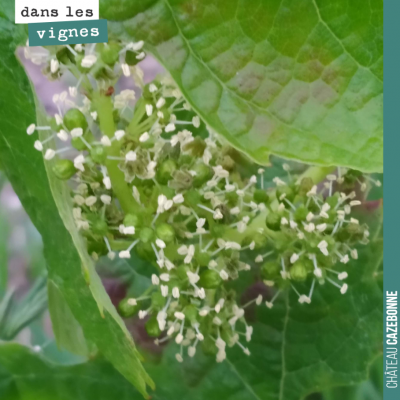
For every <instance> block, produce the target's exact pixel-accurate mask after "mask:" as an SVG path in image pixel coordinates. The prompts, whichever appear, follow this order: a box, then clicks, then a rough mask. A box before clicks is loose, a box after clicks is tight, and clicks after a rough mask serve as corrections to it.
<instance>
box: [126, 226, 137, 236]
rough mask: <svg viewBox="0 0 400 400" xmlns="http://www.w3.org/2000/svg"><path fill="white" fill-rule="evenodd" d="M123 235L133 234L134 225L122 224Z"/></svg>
mask: <svg viewBox="0 0 400 400" xmlns="http://www.w3.org/2000/svg"><path fill="white" fill-rule="evenodd" d="M123 232H124V235H134V234H135V227H134V226H124V230H123Z"/></svg>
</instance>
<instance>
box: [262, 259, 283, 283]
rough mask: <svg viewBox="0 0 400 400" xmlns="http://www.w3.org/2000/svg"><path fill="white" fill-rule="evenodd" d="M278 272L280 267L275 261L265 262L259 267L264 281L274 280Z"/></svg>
mask: <svg viewBox="0 0 400 400" xmlns="http://www.w3.org/2000/svg"><path fill="white" fill-rule="evenodd" d="M280 270H281V266H280V265H279V264H278V263H277V262H276V261H267V262H265V263H264V264H263V265H262V267H261V276H262V277H263V278H264V279H271V278H276V277H277V276H278V275H279V272H280Z"/></svg>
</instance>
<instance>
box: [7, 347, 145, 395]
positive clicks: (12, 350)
mask: <svg viewBox="0 0 400 400" xmlns="http://www.w3.org/2000/svg"><path fill="white" fill-rule="evenodd" d="M0 398H1V399H4V400H61V399H63V400H75V399H84V400H110V399H118V400H132V399H136V398H139V395H138V394H137V393H135V390H134V389H133V387H132V386H131V385H130V384H129V383H128V382H127V381H126V380H125V379H123V378H122V377H121V375H120V374H119V373H118V372H117V371H116V370H115V369H114V368H113V367H112V366H111V365H110V364H108V363H106V362H105V361H102V360H96V361H91V362H88V363H86V364H78V365H74V366H61V365H56V364H52V363H49V362H48V361H46V360H45V359H43V358H41V357H40V356H38V355H37V354H35V353H34V352H32V351H31V350H29V349H27V348H26V347H23V346H20V345H18V344H3V345H0Z"/></svg>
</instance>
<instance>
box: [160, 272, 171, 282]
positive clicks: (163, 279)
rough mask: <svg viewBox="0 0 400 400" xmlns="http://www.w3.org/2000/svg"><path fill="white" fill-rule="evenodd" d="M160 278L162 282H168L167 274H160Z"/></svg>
mask: <svg viewBox="0 0 400 400" xmlns="http://www.w3.org/2000/svg"><path fill="white" fill-rule="evenodd" d="M160 280H162V281H163V282H169V274H161V275H160Z"/></svg>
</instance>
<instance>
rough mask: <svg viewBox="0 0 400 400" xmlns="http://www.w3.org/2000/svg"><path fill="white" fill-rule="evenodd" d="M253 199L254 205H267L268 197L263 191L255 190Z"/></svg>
mask: <svg viewBox="0 0 400 400" xmlns="http://www.w3.org/2000/svg"><path fill="white" fill-rule="evenodd" d="M253 199H254V201H255V202H256V203H265V204H268V203H269V201H270V200H269V196H268V194H267V192H266V191H265V190H262V189H256V190H255V191H254V194H253Z"/></svg>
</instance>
